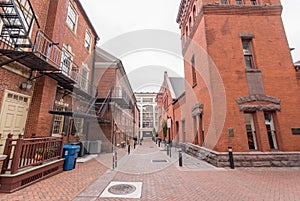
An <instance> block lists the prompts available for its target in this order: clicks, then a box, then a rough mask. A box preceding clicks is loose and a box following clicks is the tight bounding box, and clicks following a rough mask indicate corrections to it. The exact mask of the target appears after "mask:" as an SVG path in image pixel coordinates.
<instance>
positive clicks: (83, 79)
mask: <svg viewBox="0 0 300 201" xmlns="http://www.w3.org/2000/svg"><path fill="white" fill-rule="evenodd" d="M81 76H82V77H81V82H80V87H81V88H82V89H84V90H87V89H88V80H89V69H88V66H87V65H86V64H83V65H82V68H81Z"/></svg>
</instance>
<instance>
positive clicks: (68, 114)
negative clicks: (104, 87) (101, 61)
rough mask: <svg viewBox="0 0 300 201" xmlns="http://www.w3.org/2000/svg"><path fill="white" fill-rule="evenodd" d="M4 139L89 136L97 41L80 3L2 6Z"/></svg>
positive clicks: (6, 3) (1, 130)
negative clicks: (89, 110) (9, 135)
mask: <svg viewBox="0 0 300 201" xmlns="http://www.w3.org/2000/svg"><path fill="white" fill-rule="evenodd" d="M0 8H1V10H0V12H1V30H2V31H1V37H0V38H1V46H0V53H1V58H0V60H1V62H0V65H1V68H0V75H1V77H2V78H3V79H1V82H0V104H1V111H0V112H1V113H0V116H1V122H0V133H1V134H2V141H1V144H3V139H5V138H6V136H7V134H8V133H13V134H15V136H17V135H18V134H19V133H24V134H25V136H26V137H30V136H32V135H35V136H55V135H58V136H59V135H65V136H66V137H68V138H66V140H68V141H69V140H72V139H71V138H73V137H74V136H75V135H81V134H83V135H87V132H88V126H89V125H88V118H89V117H90V116H89V115H87V114H86V113H87V111H88V109H89V107H90V106H89V103H90V101H91V100H92V99H93V98H94V96H95V93H96V87H95V85H94V65H93V63H94V62H93V58H94V49H95V46H96V43H97V41H98V39H99V37H98V35H97V33H96V31H95V29H94V27H93V25H92V24H91V22H90V20H89V18H88V17H87V15H86V13H85V11H84V9H83V7H82V5H81V3H80V1H78V0H70V1H69V0H51V1H50V0H47V1H42V2H41V1H35V0H32V1H29V0H26V1H17V0H13V1H3V2H1V4H0Z"/></svg>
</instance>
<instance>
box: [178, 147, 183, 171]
mask: <svg viewBox="0 0 300 201" xmlns="http://www.w3.org/2000/svg"><path fill="white" fill-rule="evenodd" d="M178 154H179V167H182V151H181V149H179V150H178Z"/></svg>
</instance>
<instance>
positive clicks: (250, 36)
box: [239, 33, 255, 39]
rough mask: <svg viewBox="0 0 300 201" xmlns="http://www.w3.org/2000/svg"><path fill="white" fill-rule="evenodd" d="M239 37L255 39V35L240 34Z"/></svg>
mask: <svg viewBox="0 0 300 201" xmlns="http://www.w3.org/2000/svg"><path fill="white" fill-rule="evenodd" d="M239 37H240V38H244V39H252V38H255V35H254V33H239Z"/></svg>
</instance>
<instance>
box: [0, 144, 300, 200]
mask: <svg viewBox="0 0 300 201" xmlns="http://www.w3.org/2000/svg"><path fill="white" fill-rule="evenodd" d="M163 149H164V148H163V147H161V148H159V147H157V145H156V144H155V143H153V142H152V141H144V142H143V145H141V146H137V148H136V149H132V150H131V153H130V155H128V154H127V153H126V151H125V150H126V149H123V150H119V156H120V158H119V162H118V168H117V169H116V170H112V169H110V165H111V162H112V161H111V159H112V157H111V154H100V155H99V156H98V157H97V158H94V159H92V160H90V161H87V162H85V163H77V165H76V169H74V170H72V171H66V172H63V173H61V174H59V175H56V176H53V177H51V178H48V179H45V180H43V181H40V182H37V183H35V184H33V185H31V186H29V187H27V188H25V189H22V190H20V191H17V192H15V193H12V194H0V200H74V201H95V200H99V201H106V200H107V201H110V200H120V201H121V200H122V201H123V200H130V201H135V200H142V201H144V200H145V201H147V200H170V201H173V200H174V201H177V200H178V201H185V200H186V201H194V200H195V201H197V200H201V201H202V200H209V201H210V200H211V201H216V200H217V201H218V200H222V201H223V200H230V201H236V200H237V201H248V200H249V201H250V200H266V201H269V200H270V201H271V200H283V201H285V200H295V201H297V200H300V191H299V189H300V182H299V181H300V168H237V169H234V170H231V169H227V168H225V169H224V168H215V167H213V166H211V165H209V164H207V163H205V162H203V161H201V160H198V159H195V158H193V157H190V156H188V155H185V154H184V155H183V167H179V166H178V161H177V160H176V159H177V158H178V156H177V155H176V154H178V152H177V151H176V150H175V148H173V151H172V158H170V157H169V156H167V153H166V151H164V150H163ZM122 156H123V157H122ZM152 160H167V161H168V162H167V163H164V162H158V163H153V162H152ZM111 181H115V182H142V183H143V186H142V195H141V198H140V199H125V198H100V197H99V196H100V195H101V193H102V192H103V190H104V189H105V188H106V186H107V185H108V184H109V183H110V182H111Z"/></svg>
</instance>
